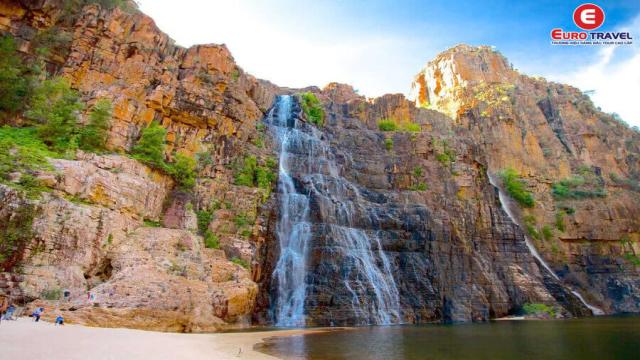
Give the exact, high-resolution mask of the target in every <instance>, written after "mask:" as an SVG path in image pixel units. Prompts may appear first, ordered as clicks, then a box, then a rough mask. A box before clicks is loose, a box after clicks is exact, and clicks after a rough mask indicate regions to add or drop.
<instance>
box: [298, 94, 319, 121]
mask: <svg viewBox="0 0 640 360" xmlns="http://www.w3.org/2000/svg"><path fill="white" fill-rule="evenodd" d="M300 98H301V100H302V101H301V105H302V110H303V111H304V114H305V115H306V116H307V119H309V121H310V122H311V123H313V124H316V125H317V126H322V125H324V117H325V114H324V109H323V108H322V104H321V103H320V100H318V98H317V97H316V95H315V94H314V93H312V92H310V91H307V92H305V93H302V94H301V95H300Z"/></svg>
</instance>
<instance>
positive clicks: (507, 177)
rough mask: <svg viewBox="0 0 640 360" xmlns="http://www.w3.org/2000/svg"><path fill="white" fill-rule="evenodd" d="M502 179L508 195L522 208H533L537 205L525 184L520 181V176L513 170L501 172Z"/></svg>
mask: <svg viewBox="0 0 640 360" xmlns="http://www.w3.org/2000/svg"><path fill="white" fill-rule="evenodd" d="M500 177H501V178H502V182H503V184H504V187H505V190H506V191H507V194H509V196H511V198H513V199H514V200H515V201H517V202H518V204H520V205H521V206H524V207H527V208H531V207H533V206H534V205H535V200H534V199H533V195H532V194H531V193H530V192H528V191H527V190H526V189H525V184H524V182H523V181H522V179H520V175H519V174H518V173H517V172H516V171H515V170H513V169H511V168H508V169H504V170H502V171H501V172H500Z"/></svg>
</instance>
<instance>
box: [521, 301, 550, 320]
mask: <svg viewBox="0 0 640 360" xmlns="http://www.w3.org/2000/svg"><path fill="white" fill-rule="evenodd" d="M522 310H523V311H524V313H525V314H527V315H549V316H550V317H552V318H553V317H555V316H556V309H554V308H553V307H551V306H548V305H545V304H524V305H523V306H522Z"/></svg>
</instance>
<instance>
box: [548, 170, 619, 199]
mask: <svg viewBox="0 0 640 360" xmlns="http://www.w3.org/2000/svg"><path fill="white" fill-rule="evenodd" d="M552 193H553V197H554V198H556V199H558V200H559V199H586V198H595V197H606V196H607V192H606V190H604V188H602V187H601V186H600V185H599V184H598V183H597V180H596V179H595V178H594V176H593V174H591V176H589V175H587V176H586V177H585V176H584V175H573V176H571V177H568V178H566V179H563V180H560V181H559V182H556V183H554V184H553V186H552Z"/></svg>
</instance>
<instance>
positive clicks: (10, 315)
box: [3, 304, 16, 320]
mask: <svg viewBox="0 0 640 360" xmlns="http://www.w3.org/2000/svg"><path fill="white" fill-rule="evenodd" d="M15 311H16V307H15V306H14V305H13V304H10V305H9V307H8V308H7V311H6V312H5V313H4V317H3V318H4V320H14V319H13V313H14V312H15Z"/></svg>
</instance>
